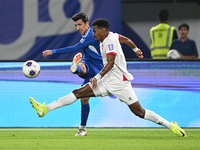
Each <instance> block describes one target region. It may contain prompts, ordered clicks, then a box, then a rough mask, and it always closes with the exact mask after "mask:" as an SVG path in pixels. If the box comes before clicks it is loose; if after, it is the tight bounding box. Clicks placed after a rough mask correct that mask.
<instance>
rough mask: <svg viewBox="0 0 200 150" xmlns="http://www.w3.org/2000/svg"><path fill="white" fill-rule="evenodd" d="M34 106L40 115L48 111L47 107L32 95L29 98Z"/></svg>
mask: <svg viewBox="0 0 200 150" xmlns="http://www.w3.org/2000/svg"><path fill="white" fill-rule="evenodd" d="M29 100H30V103H31V104H32V107H33V108H34V109H35V110H36V111H37V114H38V116H39V117H43V116H44V115H45V114H46V113H48V110H47V107H46V106H45V105H44V104H45V103H43V104H40V103H38V102H36V101H35V100H34V99H33V98H32V97H30V98H29Z"/></svg>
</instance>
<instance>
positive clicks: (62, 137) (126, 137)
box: [0, 128, 200, 150]
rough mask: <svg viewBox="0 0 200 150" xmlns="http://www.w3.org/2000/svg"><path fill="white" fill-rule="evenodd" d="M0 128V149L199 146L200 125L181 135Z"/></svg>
mask: <svg viewBox="0 0 200 150" xmlns="http://www.w3.org/2000/svg"><path fill="white" fill-rule="evenodd" d="M87 131H88V135H87V136H84V137H75V136H74V135H75V133H76V132H77V129H76V128H0V150H132V149H136V150H199V149H200V129H199V128H194V129H193V128H186V129H185V131H186V133H187V136H188V137H187V138H180V137H178V136H176V135H174V134H173V133H172V132H171V131H169V130H168V129H166V128H88V129H87Z"/></svg>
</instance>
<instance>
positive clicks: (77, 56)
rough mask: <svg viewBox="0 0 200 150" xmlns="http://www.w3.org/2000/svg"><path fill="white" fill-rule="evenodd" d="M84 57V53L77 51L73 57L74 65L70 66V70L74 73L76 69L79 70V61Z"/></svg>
mask: <svg viewBox="0 0 200 150" xmlns="http://www.w3.org/2000/svg"><path fill="white" fill-rule="evenodd" d="M81 59H82V54H81V53H77V54H76V55H75V56H74V58H73V61H72V65H71V67H70V70H71V72H72V73H75V72H76V70H77V67H78V64H79V62H80V61H81Z"/></svg>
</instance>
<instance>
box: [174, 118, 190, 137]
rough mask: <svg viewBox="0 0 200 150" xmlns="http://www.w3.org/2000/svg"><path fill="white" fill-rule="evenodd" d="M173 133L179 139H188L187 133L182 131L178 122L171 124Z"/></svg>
mask: <svg viewBox="0 0 200 150" xmlns="http://www.w3.org/2000/svg"><path fill="white" fill-rule="evenodd" d="M171 125H172V127H171V129H170V130H171V131H172V132H173V133H174V134H176V135H177V136H179V137H187V135H186V133H185V131H184V130H183V129H181V128H180V127H179V126H178V124H177V123H176V122H174V121H173V122H171Z"/></svg>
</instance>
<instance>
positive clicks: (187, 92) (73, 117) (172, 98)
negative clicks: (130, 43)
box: [0, 61, 200, 127]
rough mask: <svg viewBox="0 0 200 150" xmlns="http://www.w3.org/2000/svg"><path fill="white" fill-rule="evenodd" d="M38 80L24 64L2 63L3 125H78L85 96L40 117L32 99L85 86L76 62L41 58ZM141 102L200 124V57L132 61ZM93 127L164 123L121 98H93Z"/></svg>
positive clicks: (169, 117) (173, 118)
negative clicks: (137, 112)
mask: <svg viewBox="0 0 200 150" xmlns="http://www.w3.org/2000/svg"><path fill="white" fill-rule="evenodd" d="M38 63H39V65H40V67H41V71H40V74H39V76H37V77H36V78H27V77H25V76H24V75H23V73H22V66H23V64H24V62H0V85H1V86H0V103H1V105H0V110H1V114H0V127H78V126H79V125H80V121H81V103H80V100H78V101H76V102H75V103H73V104H71V105H68V106H64V107H62V108H58V109H56V110H53V111H51V112H49V113H48V114H46V115H45V116H44V117H42V118H40V117H38V116H37V114H36V111H35V110H34V109H33V108H32V107H31V104H30V103H29V97H33V98H34V99H35V100H37V101H38V102H41V103H43V102H46V104H49V103H51V102H53V101H55V100H57V99H58V98H60V97H63V96H65V95H67V94H69V93H70V92H71V91H72V90H74V89H77V88H80V87H81V84H82V82H83V79H81V78H79V77H78V76H76V75H74V74H72V73H71V72H70V71H69V68H70V65H71V62H53V61H49V62H38ZM127 67H128V70H129V72H130V73H131V74H132V75H133V76H134V79H133V80H132V81H131V83H132V87H133V90H134V92H135V94H136V96H137V97H138V100H139V102H140V104H141V105H142V106H143V107H144V108H146V109H149V110H152V111H154V112H155V113H157V114H159V115H160V116H162V117H164V118H165V119H166V120H168V121H170V122H171V121H176V122H177V123H178V124H179V125H180V126H181V127H200V117H199V115H196V114H199V113H200V109H199V105H200V101H199V97H200V70H199V68H200V61H160V62H159V61H132V62H127ZM87 126H88V127H162V126H160V125H157V124H155V123H153V122H150V121H147V120H144V119H141V118H139V117H137V116H135V115H134V114H133V113H132V112H131V111H130V110H129V108H128V107H127V105H126V104H125V103H122V102H121V101H120V100H119V99H118V98H116V97H115V96H106V97H93V98H90V114H89V119H88V123H87Z"/></svg>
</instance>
